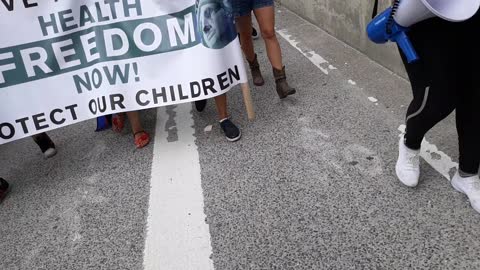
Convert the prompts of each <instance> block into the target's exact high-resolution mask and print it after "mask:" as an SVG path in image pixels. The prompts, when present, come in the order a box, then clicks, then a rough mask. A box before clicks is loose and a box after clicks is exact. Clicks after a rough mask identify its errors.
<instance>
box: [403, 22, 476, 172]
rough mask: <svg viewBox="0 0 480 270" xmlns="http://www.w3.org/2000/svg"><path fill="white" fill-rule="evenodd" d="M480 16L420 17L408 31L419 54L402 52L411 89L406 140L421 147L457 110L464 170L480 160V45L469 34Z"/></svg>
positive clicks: (468, 169) (413, 147)
mask: <svg viewBox="0 0 480 270" xmlns="http://www.w3.org/2000/svg"><path fill="white" fill-rule="evenodd" d="M479 17H480V16H479V14H477V15H476V16H474V18H472V19H470V20H469V21H467V22H463V23H450V22H446V21H443V20H441V19H438V18H436V19H429V20H427V21H424V22H421V23H418V24H416V25H414V26H413V27H412V29H411V31H410V32H409V33H408V36H409V37H410V39H411V41H412V44H413V46H414V47H415V50H416V51H417V53H418V55H419V57H420V60H419V61H417V62H415V63H412V64H408V63H407V62H406V60H405V57H404V55H403V54H402V60H403V61H404V64H405V67H406V70H407V73H408V77H409V79H410V82H411V86H412V90H413V101H412V103H411V104H410V106H409V108H408V112H407V118H406V123H407V132H406V135H405V144H406V145H407V147H409V148H411V149H420V145H421V142H422V140H423V138H424V136H425V134H426V133H427V132H428V131H429V130H430V129H431V128H432V127H434V126H435V125H436V124H437V123H438V122H440V121H441V120H443V119H444V118H446V117H447V116H448V115H450V114H451V113H452V112H453V111H454V110H456V125H457V132H458V141H459V154H460V155H459V156H460V160H459V163H460V170H461V171H462V172H464V173H468V174H477V173H478V170H479V165H480V129H479V125H480V86H479V85H478V84H477V83H476V81H475V80H476V79H477V80H479V81H480V68H479V65H480V61H479V60H480V57H479V53H478V52H477V51H478V50H480V46H478V45H479V44H474V41H473V40H470V35H472V34H473V35H476V34H477V33H478V29H480V23H479ZM470 31H472V32H470ZM475 45H477V47H475Z"/></svg>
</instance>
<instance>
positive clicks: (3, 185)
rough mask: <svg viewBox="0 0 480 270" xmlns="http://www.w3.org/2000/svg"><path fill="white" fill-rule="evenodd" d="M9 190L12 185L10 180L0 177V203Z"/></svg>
mask: <svg viewBox="0 0 480 270" xmlns="http://www.w3.org/2000/svg"><path fill="white" fill-rule="evenodd" d="M9 190H10V185H9V184H8V182H7V181H5V179H3V178H0V203H2V201H3V199H5V197H6V196H7V193H8V191H9Z"/></svg>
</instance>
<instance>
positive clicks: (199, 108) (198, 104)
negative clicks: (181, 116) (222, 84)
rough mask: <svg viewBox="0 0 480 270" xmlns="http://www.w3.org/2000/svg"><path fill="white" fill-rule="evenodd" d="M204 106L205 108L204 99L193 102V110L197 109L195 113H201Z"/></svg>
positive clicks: (205, 101) (205, 102)
mask: <svg viewBox="0 0 480 270" xmlns="http://www.w3.org/2000/svg"><path fill="white" fill-rule="evenodd" d="M206 106H207V100H206V99H202V100H197V101H195V108H196V109H197V112H203V110H205V107H206Z"/></svg>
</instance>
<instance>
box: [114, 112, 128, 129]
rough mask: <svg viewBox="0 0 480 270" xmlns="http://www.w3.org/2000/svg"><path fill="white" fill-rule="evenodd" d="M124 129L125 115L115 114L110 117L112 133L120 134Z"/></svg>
mask: <svg viewBox="0 0 480 270" xmlns="http://www.w3.org/2000/svg"><path fill="white" fill-rule="evenodd" d="M124 127H125V113H117V114H115V115H114V116H113V117H112V129H113V131H115V132H117V133H120V132H122V131H123V128H124Z"/></svg>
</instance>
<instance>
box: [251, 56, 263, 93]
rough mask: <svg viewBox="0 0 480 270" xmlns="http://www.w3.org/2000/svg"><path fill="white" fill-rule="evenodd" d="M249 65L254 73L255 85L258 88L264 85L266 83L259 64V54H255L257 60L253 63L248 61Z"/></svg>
mask: <svg viewBox="0 0 480 270" xmlns="http://www.w3.org/2000/svg"><path fill="white" fill-rule="evenodd" d="M247 61H248V59H247ZM248 64H249V65H250V70H251V71H252V77H253V84H254V85H256V86H262V85H264V84H265V81H264V80H263V76H262V72H261V71H260V64H258V60H257V54H255V58H254V59H253V61H252V62H250V61H248Z"/></svg>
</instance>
